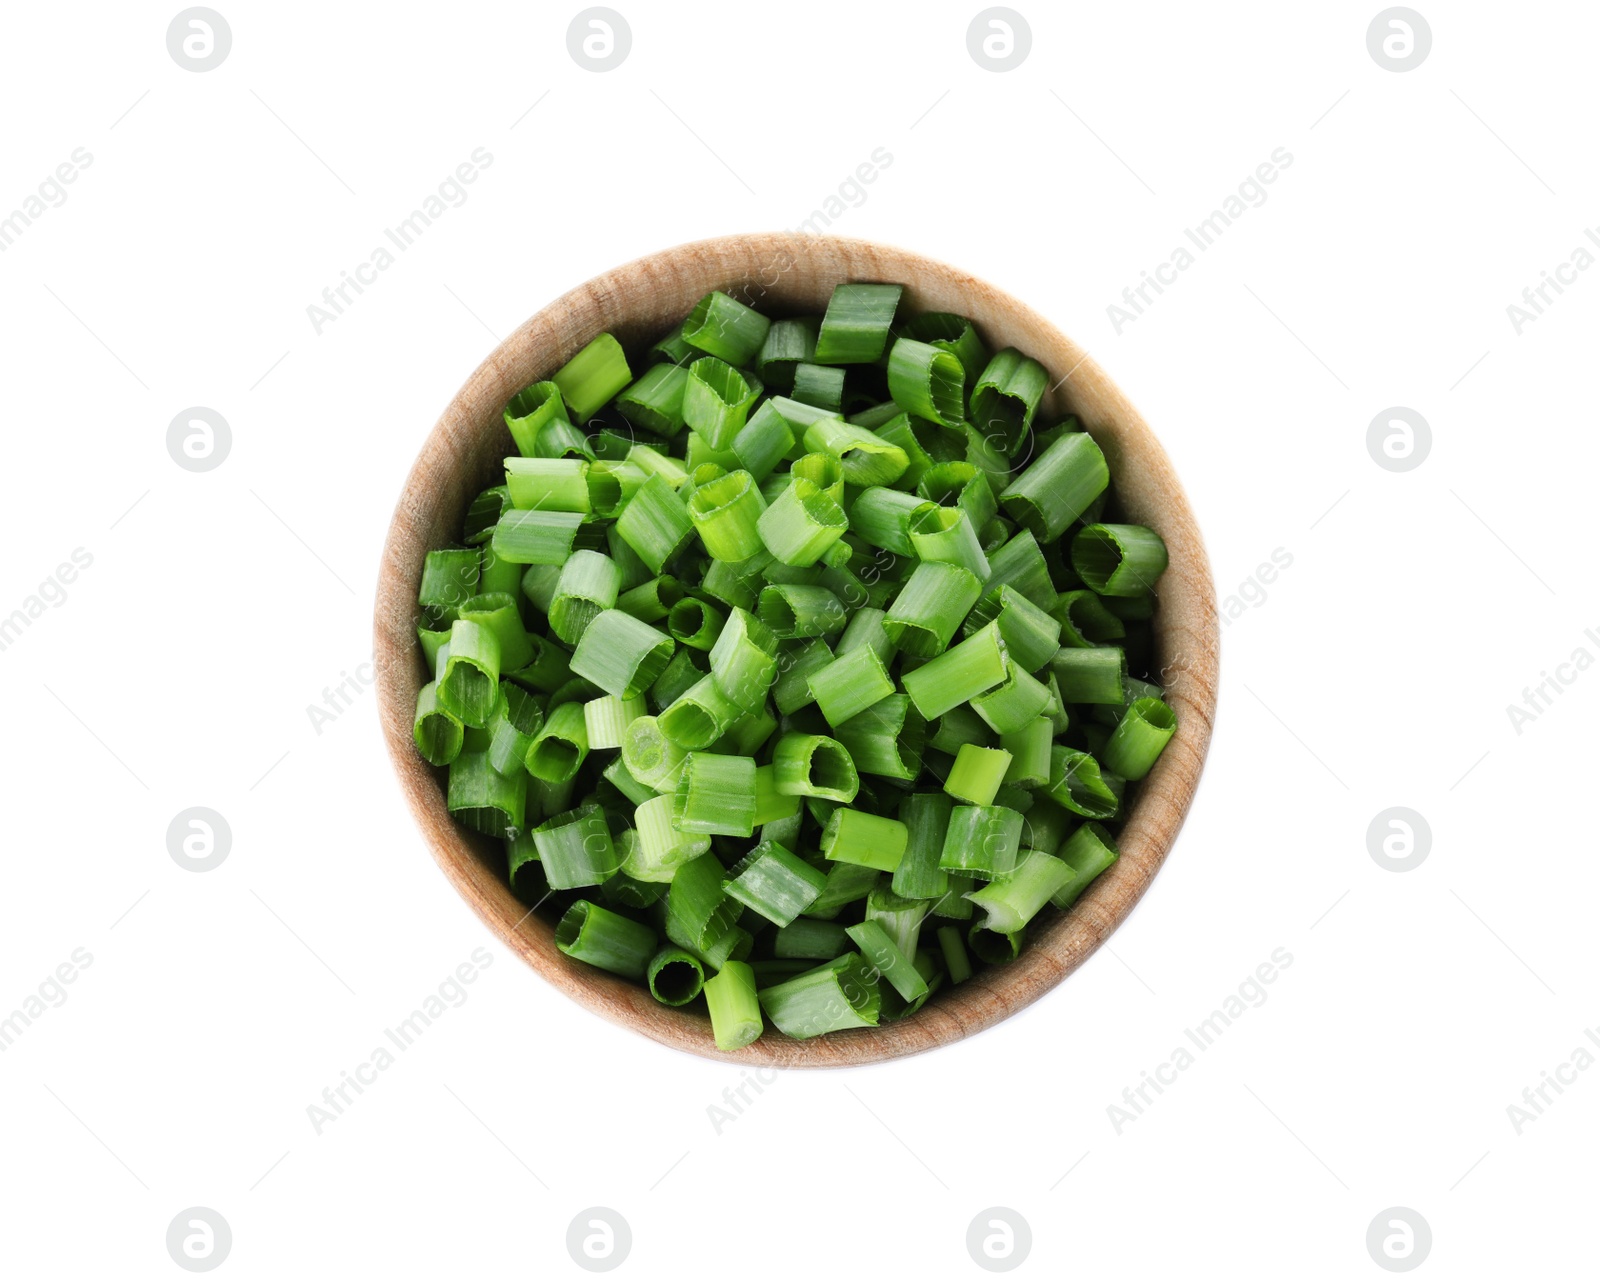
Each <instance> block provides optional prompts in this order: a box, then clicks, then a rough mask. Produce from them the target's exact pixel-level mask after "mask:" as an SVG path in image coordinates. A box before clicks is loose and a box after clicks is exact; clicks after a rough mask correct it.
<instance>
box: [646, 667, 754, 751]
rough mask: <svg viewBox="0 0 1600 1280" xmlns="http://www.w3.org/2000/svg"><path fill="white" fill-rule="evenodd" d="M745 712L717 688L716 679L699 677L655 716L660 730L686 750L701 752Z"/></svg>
mask: <svg viewBox="0 0 1600 1280" xmlns="http://www.w3.org/2000/svg"><path fill="white" fill-rule="evenodd" d="M743 713H744V708H743V707H741V706H739V705H738V704H737V703H735V702H733V701H732V700H731V699H730V698H728V697H727V695H726V694H724V693H723V692H722V690H721V689H719V688H718V687H717V682H716V678H715V677H713V676H709V675H707V676H701V677H700V679H699V680H697V681H696V682H695V683H694V685H693V686H692V687H690V688H688V689H685V690H684V691H683V692H682V693H681V694H679V695H678V697H677V698H675V699H674V700H673V702H672V704H671V705H670V706H668V707H667V708H666V709H665V710H663V711H662V712H661V715H660V716H659V717H657V722H658V724H659V725H660V728H661V732H662V733H664V734H666V735H667V737H669V738H670V739H672V741H673V742H676V743H677V744H678V745H679V746H680V747H682V748H683V749H684V750H685V751H704V750H705V749H706V748H707V747H709V746H710V745H711V744H712V743H713V742H715V741H716V740H717V739H718V738H720V737H721V736H722V735H723V733H725V732H726V731H727V728H728V726H729V725H731V724H732V723H733V722H734V721H735V720H737V719H738V718H739V717H740V716H741V715H742V714H743Z"/></svg>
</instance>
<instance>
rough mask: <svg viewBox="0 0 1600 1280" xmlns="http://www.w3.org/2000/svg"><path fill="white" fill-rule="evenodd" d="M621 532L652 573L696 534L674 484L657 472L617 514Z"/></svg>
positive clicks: (618, 531) (623, 538)
mask: <svg viewBox="0 0 1600 1280" xmlns="http://www.w3.org/2000/svg"><path fill="white" fill-rule="evenodd" d="M617 533H618V535H619V536H620V537H621V538H622V540H623V541H624V542H626V543H627V544H628V545H629V546H630V547H632V548H633V549H634V551H635V553H637V555H638V557H639V559H641V560H643V561H644V562H645V564H647V565H648V566H649V567H650V572H651V573H660V572H661V570H662V567H663V566H664V565H665V564H666V563H667V561H669V560H671V559H673V558H674V557H675V556H676V555H677V554H678V553H679V552H680V551H682V550H683V548H684V546H685V544H686V543H687V542H688V541H689V539H690V537H691V536H692V535H693V534H694V522H693V521H692V520H690V518H689V513H688V511H686V510H685V509H684V505H683V503H682V502H681V501H680V500H679V498H678V495H677V493H676V491H675V490H674V489H673V487H672V485H670V484H669V483H667V480H666V478H665V477H663V476H662V475H661V474H660V473H659V472H657V473H655V474H653V475H651V476H650V478H649V479H648V480H646V481H645V482H644V483H643V484H642V485H640V486H639V488H638V491H637V492H635V493H634V495H633V497H632V498H631V499H630V500H629V502H628V505H627V506H625V507H624V508H623V509H622V514H621V515H619V516H618V517H617ZM562 558H563V559H565V557H562ZM556 563H558V564H559V563H560V561H556Z"/></svg>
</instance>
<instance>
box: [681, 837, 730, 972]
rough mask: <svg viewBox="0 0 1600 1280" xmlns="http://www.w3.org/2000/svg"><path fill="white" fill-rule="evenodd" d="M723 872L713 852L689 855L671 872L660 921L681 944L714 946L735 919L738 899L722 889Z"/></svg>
mask: <svg viewBox="0 0 1600 1280" xmlns="http://www.w3.org/2000/svg"><path fill="white" fill-rule="evenodd" d="M722 876H723V871H722V864H721V863H720V862H718V861H717V858H716V855H715V854H712V853H703V854H701V855H700V856H699V857H698V858H692V859H690V860H689V861H688V862H685V863H684V864H683V865H682V866H681V867H679V868H678V869H677V871H676V872H675V873H674V874H673V877H672V887H671V888H670V889H668V890H667V910H666V915H665V918H664V920H663V922H662V923H663V925H664V927H665V928H666V932H667V936H668V937H669V938H671V939H672V940H673V941H674V942H676V943H677V944H678V945H679V946H680V947H685V946H686V947H693V948H694V949H695V950H696V951H705V950H707V949H708V948H711V947H714V946H716V944H717V942H718V940H719V939H721V938H722V936H723V935H724V934H726V933H727V932H728V930H729V929H731V928H733V926H734V924H735V923H736V922H737V921H738V919H739V903H738V902H736V901H734V899H732V898H730V897H728V895H727V894H725V893H723V891H722Z"/></svg>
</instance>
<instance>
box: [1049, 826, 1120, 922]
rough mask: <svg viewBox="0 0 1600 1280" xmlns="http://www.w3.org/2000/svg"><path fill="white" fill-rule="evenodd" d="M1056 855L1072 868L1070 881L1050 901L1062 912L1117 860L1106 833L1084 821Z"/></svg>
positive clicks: (1115, 850) (1113, 846)
mask: <svg viewBox="0 0 1600 1280" xmlns="http://www.w3.org/2000/svg"><path fill="white" fill-rule="evenodd" d="M1059 856H1060V858H1061V860H1062V861H1063V862H1065V863H1066V864H1067V866H1069V867H1071V868H1072V876H1073V878H1072V879H1071V880H1069V881H1068V882H1067V883H1066V884H1064V885H1063V886H1062V887H1061V888H1060V889H1058V890H1057V891H1056V893H1055V895H1054V896H1053V897H1052V898H1051V899H1050V902H1051V904H1052V905H1053V906H1057V907H1060V908H1061V910H1063V911H1065V910H1066V909H1067V908H1068V907H1070V906H1071V905H1072V904H1073V903H1074V902H1076V901H1077V900H1078V898H1079V897H1080V896H1081V895H1082V894H1083V891H1084V890H1085V889H1087V888H1088V887H1089V885H1090V884H1091V883H1092V882H1093V881H1094V878H1095V877H1096V876H1098V875H1099V874H1100V873H1101V872H1102V871H1104V870H1106V868H1108V867H1109V866H1110V865H1111V864H1112V863H1113V862H1115V861H1116V860H1117V848H1116V846H1115V845H1114V844H1112V843H1111V835H1110V833H1109V832H1108V831H1107V830H1106V829H1105V828H1104V827H1102V826H1101V825H1100V824H1099V823H1098V822H1085V823H1084V824H1083V825H1082V826H1081V827H1079V828H1078V829H1077V830H1076V831H1074V832H1073V833H1072V834H1071V835H1070V836H1068V837H1067V842H1066V843H1065V844H1064V845H1062V846H1061V853H1060V855H1059Z"/></svg>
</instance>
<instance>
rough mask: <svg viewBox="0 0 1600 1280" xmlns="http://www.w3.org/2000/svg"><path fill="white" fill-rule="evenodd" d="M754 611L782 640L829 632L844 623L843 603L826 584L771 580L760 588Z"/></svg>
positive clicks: (841, 626)
mask: <svg viewBox="0 0 1600 1280" xmlns="http://www.w3.org/2000/svg"><path fill="white" fill-rule="evenodd" d="M756 614H757V616H758V617H760V619H761V621H762V622H764V623H766V625H767V627H768V629H769V630H770V631H771V632H772V634H773V635H775V636H777V637H778V638H779V639H783V640H789V639H794V638H797V637H801V636H825V635H833V634H834V633H836V632H839V631H842V630H844V624H845V608H844V605H842V604H841V603H840V602H839V597H838V596H836V595H834V594H833V592H831V591H829V590H828V589H827V588H826V587H806V586H797V585H793V584H790V583H773V584H771V585H770V586H766V587H763V588H762V589H761V594H760V596H759V597H758V598H757V600H756Z"/></svg>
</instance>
